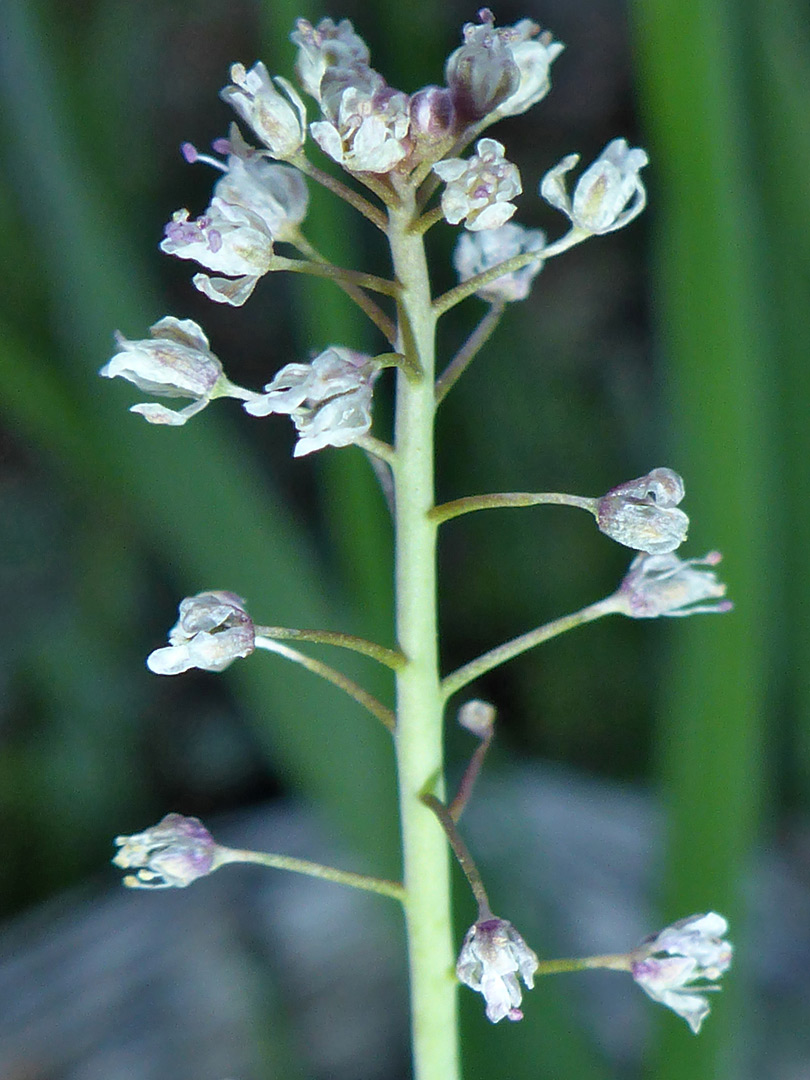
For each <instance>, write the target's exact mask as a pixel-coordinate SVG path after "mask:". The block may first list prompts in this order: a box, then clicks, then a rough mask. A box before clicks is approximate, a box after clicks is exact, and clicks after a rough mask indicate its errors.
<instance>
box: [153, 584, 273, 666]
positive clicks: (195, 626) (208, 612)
mask: <svg viewBox="0 0 810 1080" xmlns="http://www.w3.org/2000/svg"><path fill="white" fill-rule="evenodd" d="M254 644H255V630H254V627H253V620H252V619H251V617H250V616H249V615H248V613H247V611H246V610H245V605H244V601H243V600H242V599H241V598H240V597H238V596H236V595H235V594H234V593H232V592H223V591H211V592H202V593H197V595H196V596H188V597H186V599H185V600H182V601H181V602H180V618H179V619H178V620H177V623H176V624H175V625H174V626H173V627H172V629H171V630H170V631H169V645H168V646H167V647H166V648H163V649H155V651H154V652H152V653H150V654H149V656H148V657H147V660H146V666H147V667H148V668H149V670H150V671H153V672H154V673H155V675H179V674H180V673H181V672H183V671H188V670H189V669H190V668H199V669H200V670H201V671H224V670H225V668H226V667H228V665H229V664H232V663H233V661H234V660H236V659H237V658H238V657H241V656H249V655H250V653H252V652H253V649H254Z"/></svg>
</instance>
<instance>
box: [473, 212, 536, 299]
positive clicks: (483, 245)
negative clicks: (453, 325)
mask: <svg viewBox="0 0 810 1080" xmlns="http://www.w3.org/2000/svg"><path fill="white" fill-rule="evenodd" d="M545 243H546V236H545V233H543V232H541V230H540V229H526V228H524V227H523V226H522V225H516V224H514V223H513V222H511V221H508V222H507V223H506V224H505V225H501V226H500V228H498V229H484V230H483V231H479V232H466V231H465V232H463V233H462V234H461V235H460V236H459V238H458V243H457V244H456V247H455V250H454V251H453V265H454V266H455V268H456V273H457V274H458V276H459V280H460V281H462V282H464V281H469V279H470V278H472V277H475V276H476V275H477V274H482V273H483V272H484V271H485V270H490V269H491V268H492V267H493V266H497V265H498V263H501V262H504V260H506V259H511V258H513V257H514V256H515V255H522V254H524V253H527V252H530V251H536V252H537V253H538V257H537V258H536V259H533V260H532V261H531V262H530V263H528V264H527V265H526V266H524V267H523V268H522V269H520V270H512V271H510V272H509V273H507V274H502V275H501V277H499V278H496V280H495V281H490V282H489V284H488V285H482V286H481V288H480V289H476V292H475V295H476V296H480V297H481V299H482V300H489V302H490V303H492V304H496V303H505V302H510V301H514V300H525V299H526V297H527V296H528V295H529V292H530V291H531V287H532V282H533V281H534V279H535V277H536V276H537V275H538V274H539V273H540V270H541V269H542V267H543V259H542V256H541V254H540V253H541V252H542V251H543V248H544V247H545Z"/></svg>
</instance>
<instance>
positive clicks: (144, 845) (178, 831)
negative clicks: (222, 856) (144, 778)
mask: <svg viewBox="0 0 810 1080" xmlns="http://www.w3.org/2000/svg"><path fill="white" fill-rule="evenodd" d="M115 843H116V846H117V847H118V848H119V850H118V851H117V852H116V854H115V856H114V858H113V860H112V861H113V863H114V864H115V865H116V866H120V867H122V868H123V869H125V870H131V869H137V873H136V874H128V875H127V876H126V877H125V878H124V884H125V885H126V886H128V888H130V889H170V888H175V889H184V888H185V887H186V886H187V885H190V884H191V883H192V881H196V880H197V878H200V877H205V875H206V874H210V873H211V871H212V870H216V853H217V845H216V843H215V842H214V838H213V836H211V834H210V832H209V831H208V829H206V827H205V826H204V825H203V823H202V822H201V821H200V820H199V818H195V817H184V816H183V815H182V814H167V815H166V816H165V817H164V818H163V819H162V820H161V821H159V822H158V824H157V825H153V826H152V828H150V829H146V830H145V831H144V832H142V833H135V834H134V835H132V836H116V838H115Z"/></svg>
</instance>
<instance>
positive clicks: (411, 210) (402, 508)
mask: <svg viewBox="0 0 810 1080" xmlns="http://www.w3.org/2000/svg"><path fill="white" fill-rule="evenodd" d="M416 217H417V210H416V205H415V199H414V196H413V193H412V192H404V193H403V202H402V205H401V206H399V207H392V208H391V210H390V212H389V231H388V235H389V240H390V244H391V254H392V258H393V262H394V271H395V275H396V278H397V281H398V282H399V284H400V286H401V288H400V292H399V298H398V316H399V322H400V340H399V342H398V348H399V349H400V351H402V352H405V353H406V354H410V357H409V358H410V359H411V360H412V361H413V363H412V364H411V365H410V367H411V368H412V369H413V368H415V369H416V370H418V371H419V372H420V374H419V375H416V376H415V375H414V374H413V373H412V372H405V371H403V370H401V369H400V370H399V371H398V372H397V411H396V439H395V442H396V454H397V461H396V469H395V470H394V485H395V494H396V500H395V501H396V509H395V528H396V551H395V562H396V575H395V576H396V625H397V637H398V644H399V647H400V649H401V650H402V652H403V653H404V654H405V656H406V657H407V658H408V662H407V663H406V664H405V665H404V666H403V667H402V668H400V669H399V670H398V671H397V675H396V681H397V726H396V756H397V771H398V777H399V798H400V815H401V828H402V850H403V862H404V883H405V890H406V894H407V900H406V905H405V918H406V928H407V936H408V960H409V969H410V984H411V1029H412V1045H413V1075H414V1080H457V1078H458V1077H459V1062H458V1044H457V1039H458V1035H457V1031H458V1016H457V1006H456V981H455V977H454V974H453V967H454V961H455V957H454V947H453V938H452V925H451V911H450V865H449V851H448V847H447V842H446V840H445V837H444V833H443V831H442V829H441V826H440V825H439V823H438V821H437V820H436V818H435V817H434V816H433V814H432V813H431V811H430V810H429V809H428V808H427V806H425V805H424V803H423V802H422V801H421V799H420V796H421V794H422V793H423V792H425V791H428V790H431V791H434V792H435V793H436V795H438V796H439V797H440V798H442V797H443V795H444V791H443V770H444V762H443V748H442V700H441V694H440V687H439V669H438V642H437V627H436V622H437V619H436V531H437V526H436V524H435V523H434V522H432V521H431V520H430V518H429V517H428V514H429V512H430V510H431V508H432V506H433V498H434V494H433V468H434V464H433V424H434V413H435V398H434V387H433V383H434V369H435V328H436V314H435V312H434V310H433V306H432V302H431V296H430V283H429V280H428V271H427V264H426V261H425V250H424V243H423V240H422V238H421V236H419V235H417V234H416V233H414V232H413V231H412V230H411V228H410V226H411V225H412V223H413V221H414V220H415V219H416Z"/></svg>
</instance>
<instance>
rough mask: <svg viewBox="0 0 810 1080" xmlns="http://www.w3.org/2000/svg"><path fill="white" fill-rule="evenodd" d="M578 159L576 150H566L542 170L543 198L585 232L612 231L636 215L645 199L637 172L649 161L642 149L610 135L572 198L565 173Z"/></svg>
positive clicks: (541, 191) (584, 174) (581, 179)
mask: <svg viewBox="0 0 810 1080" xmlns="http://www.w3.org/2000/svg"><path fill="white" fill-rule="evenodd" d="M578 161H579V154H569V155H568V156H567V157H564V158H563V160H562V161H561V162H560V163H559V165H555V166H554V168H553V169H551V170H550V171H549V172H547V173H546V175H545V176H544V177H543V180H542V183H541V184H540V194H541V195H542V196H543V198H544V199H545V200H546V201H547V202H549V203H551V205H552V206H554V207H556V208H557V209H558V210H561V211H562V212H563V213H564V214H565V215H566V216H567V217H568V218H569V220H570V221H571V224H572V225H573V226H574V227H575V228H577V229H581V230H582V231H583V232H586V233H597V234H602V233H609V232H613V231H614V229H621V228H622V226H624V225H627V224H628V222H630V221H632V220H633V218H635V217H638V215H639V214H640V213H641V211H642V210H643V209H644V207H645V205H646V202H647V192H646V190H645V188H644V184H643V183H642V181H641V177H640V175H639V172H640V170H641V169H642V168H643V167H644V166H645V165H646V164H647V163H648V161H649V158H648V157H647V154H646V152H645V151H644V150H640V149H638V148H636V149H633V150H631V149H630V147H629V146H628V144H627V140H626V139H613V141H612V142H609V143H608V144H607V146H606V147H605V149H604V150H603V151H602V153H601V154H600V156H599V157H598V158H597V159H596V161H595V162H594V163H593V164H592V165H591V166H590V168H589V169H586V171H585V172H584V173H583V174H582V176H581V177H580V179H579V181H578V182H577V186H576V188H575V189H574V198H573V201H572V200H571V197H570V196H569V194H568V191H567V189H566V180H565V176H566V174H567V173H569V172H570V171H571V169H573V168H574V166H575V165H576V164H577V162H578Z"/></svg>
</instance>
